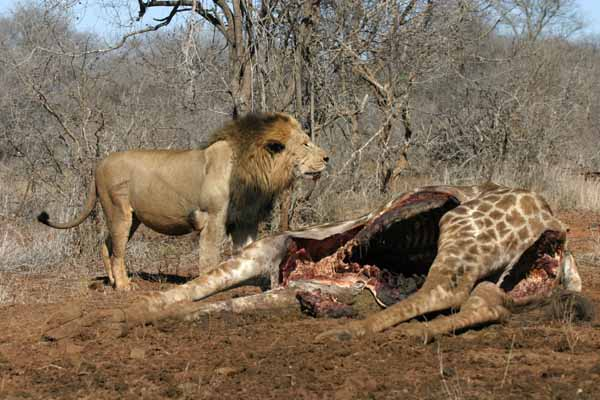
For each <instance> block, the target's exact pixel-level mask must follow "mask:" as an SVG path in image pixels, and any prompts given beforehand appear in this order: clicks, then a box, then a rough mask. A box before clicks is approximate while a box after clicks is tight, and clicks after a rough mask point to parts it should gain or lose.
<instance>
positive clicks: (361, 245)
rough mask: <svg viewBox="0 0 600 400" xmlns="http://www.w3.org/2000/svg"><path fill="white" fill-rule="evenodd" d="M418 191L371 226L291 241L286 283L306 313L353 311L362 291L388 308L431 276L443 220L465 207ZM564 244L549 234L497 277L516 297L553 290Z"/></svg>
mask: <svg viewBox="0 0 600 400" xmlns="http://www.w3.org/2000/svg"><path fill="white" fill-rule="evenodd" d="M419 196H420V197H421V198H419V199H416V200H415V199H412V198H411V199H412V200H415V201H414V207H411V204H410V200H411V199H409V200H408V201H407V202H405V203H404V204H398V205H396V206H394V205H392V206H391V207H389V208H387V209H386V212H385V213H383V214H381V215H378V216H376V217H375V218H372V219H371V220H370V221H369V222H368V223H366V224H365V225H361V226H358V227H355V228H353V229H351V230H348V231H346V232H343V233H340V234H337V235H334V236H330V237H328V238H326V239H323V240H314V239H301V238H295V239H291V240H290V242H289V243H288V253H287V256H286V257H285V258H284V260H283V262H282V263H281V265H280V276H279V281H280V284H281V285H282V286H284V287H293V288H296V289H297V297H298V300H299V301H300V303H301V306H302V309H303V311H304V312H306V313H308V314H310V315H313V316H327V317H339V316H348V315H352V314H353V312H352V306H351V301H350V302H349V301H347V300H348V299H346V298H344V297H345V294H347V293H348V292H350V293H351V294H354V295H355V294H357V293H359V292H360V291H361V290H363V289H367V290H369V291H370V292H371V293H372V294H373V297H374V298H375V300H376V301H377V303H378V304H379V305H380V306H382V307H387V306H390V305H392V304H395V303H397V302H399V301H402V300H403V299H405V298H406V297H407V296H409V295H410V294H412V293H414V292H415V291H417V290H418V289H419V288H420V286H421V285H422V284H423V282H424V281H425V276H426V275H427V273H428V271H429V268H430V267H431V264H432V262H433V260H434V258H435V257H436V255H437V241H438V237H439V221H440V219H441V217H442V216H443V215H444V214H445V213H446V212H448V211H449V210H451V209H453V208H454V207H456V206H457V205H458V202H457V201H456V200H455V199H454V198H452V197H451V196H448V195H445V194H440V193H425V194H420V195H419ZM407 203H409V204H407ZM424 204H425V206H424ZM421 209H423V210H421ZM564 242H565V235H564V233H561V232H554V231H546V232H545V233H544V234H543V235H542V236H541V237H540V238H539V239H538V241H537V242H536V243H535V244H534V245H533V246H531V248H529V249H528V250H527V251H526V252H525V253H524V254H523V255H522V257H521V258H520V259H519V261H518V262H517V264H516V265H515V266H514V267H513V268H512V269H511V270H510V271H509V272H508V273H505V274H503V275H501V276H495V277H492V278H491V280H493V281H494V282H497V284H498V285H499V286H500V287H501V288H502V289H504V290H505V291H506V292H508V293H509V295H510V296H512V297H513V298H524V297H527V296H534V295H546V294H549V293H550V292H551V290H552V288H554V287H555V286H556V285H557V284H558V282H559V280H560V279H559V275H560V274H559V270H560V266H561V260H562V255H563V254H564ZM346 297H347V296H346Z"/></svg>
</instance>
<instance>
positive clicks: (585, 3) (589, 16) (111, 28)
mask: <svg viewBox="0 0 600 400" xmlns="http://www.w3.org/2000/svg"><path fill="white" fill-rule="evenodd" d="M21 1H24V2H27V1H28V0H21ZM54 1H55V2H60V1H65V2H69V3H72V2H73V1H72V0H54ZM17 2H18V1H15V0H0V15H4V14H6V13H8V12H9V11H10V10H11V9H12V8H13V7H14V4H15V3H17ZM107 2H108V1H107ZM115 2H116V3H122V4H123V3H128V4H130V5H131V7H132V11H133V12H134V13H135V12H136V11H137V1H135V0H129V1H127V0H116V1H115ZM78 3H79V4H80V6H79V8H78V11H80V12H78V13H77V14H78V15H80V18H79V19H78V20H77V27H78V28H79V29H81V30H83V31H86V30H87V31H94V32H97V33H99V34H100V35H101V36H103V37H104V38H105V39H106V40H110V39H117V37H116V35H115V33H114V32H115V31H117V30H119V29H121V31H122V32H123V31H127V29H126V28H123V27H119V26H117V25H114V22H113V21H115V20H117V19H115V18H114V17H115V15H114V14H113V15H111V14H107V13H106V11H105V10H102V9H101V8H100V7H99V6H97V5H96V4H97V3H102V2H98V1H97V0H80V1H78ZM575 4H576V5H577V6H578V7H579V11H580V13H581V16H582V18H583V19H584V21H585V22H586V23H587V27H586V29H585V31H584V32H583V33H592V34H598V35H600V0H575ZM121 13H122V14H121V15H120V16H119V17H120V20H122V21H127V20H128V19H129V13H128V11H127V10H126V9H121ZM167 13H168V10H166V9H165V10H160V9H158V8H155V9H151V10H150V11H149V12H148V15H147V16H146V17H145V18H144V22H143V23H145V24H150V23H153V22H154V21H152V19H151V18H156V17H164V16H166V15H167ZM142 26H144V25H141V24H138V25H137V26H136V27H137V28H140V27H142ZM111 33H112V34H111ZM111 36H113V37H111Z"/></svg>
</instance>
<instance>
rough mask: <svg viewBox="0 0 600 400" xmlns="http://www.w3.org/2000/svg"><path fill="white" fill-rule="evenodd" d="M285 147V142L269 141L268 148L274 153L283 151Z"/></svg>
mask: <svg viewBox="0 0 600 400" xmlns="http://www.w3.org/2000/svg"><path fill="white" fill-rule="evenodd" d="M284 149H285V146H284V145H283V143H279V142H270V143H267V150H269V151H270V152H271V153H273V154H276V153H281V152H282V151H283V150H284Z"/></svg>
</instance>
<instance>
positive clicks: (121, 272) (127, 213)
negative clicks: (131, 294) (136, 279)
mask: <svg viewBox="0 0 600 400" xmlns="http://www.w3.org/2000/svg"><path fill="white" fill-rule="evenodd" d="M111 217H112V220H111V221H110V223H109V227H110V240H111V243H112V254H110V265H111V269H112V276H113V279H114V287H115V289H117V290H129V289H131V283H130V280H129V277H128V276H127V269H126V268H125V249H126V247H127V242H128V241H129V239H130V238H131V237H132V236H133V234H134V233H135V231H136V229H137V228H138V226H139V224H140V222H139V220H138V219H137V218H135V216H134V215H133V212H132V211H131V209H126V208H125V207H123V206H120V207H115V208H114V209H113V213H112V215H111ZM102 252H103V254H104V248H103V250H102ZM109 279H110V274H109Z"/></svg>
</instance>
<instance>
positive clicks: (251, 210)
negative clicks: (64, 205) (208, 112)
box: [38, 113, 329, 290]
mask: <svg viewBox="0 0 600 400" xmlns="http://www.w3.org/2000/svg"><path fill="white" fill-rule="evenodd" d="M328 160H329V158H328V157H327V154H326V153H325V151H324V150H323V149H321V148H320V147H318V146H316V145H315V144H314V143H312V142H311V140H310V139H309V137H308V135H306V133H305V132H304V131H303V130H302V127H301V126H300V124H299V123H298V121H297V120H296V119H294V118H293V117H292V116H290V115H287V114H284V113H253V114H249V115H246V116H245V117H242V118H239V119H237V120H233V121H231V122H229V123H227V124H226V125H225V126H224V127H222V128H221V129H220V130H218V131H217V132H215V133H214V134H213V135H212V137H211V139H210V140H209V141H208V142H207V144H206V145H204V146H201V147H200V148H198V149H191V150H132V151H125V152H117V153H113V154H110V155H109V156H108V157H106V158H105V159H103V160H102V161H100V163H99V164H98V165H97V167H96V170H95V177H94V178H95V179H94V181H93V182H92V183H91V184H90V187H89V192H88V197H87V200H86V203H85V207H84V210H83V212H82V213H81V214H80V215H79V216H78V217H76V218H75V219H74V220H72V221H70V222H67V223H57V222H52V221H50V218H49V216H48V213H46V212H42V213H41V214H40V215H39V216H38V220H39V221H40V222H42V223H44V224H46V225H48V226H50V227H53V228H57V229H68V228H72V227H75V226H77V225H79V224H81V223H82V222H83V221H84V220H85V219H86V218H87V217H88V216H89V215H90V213H91V212H92V210H93V209H94V207H95V204H96V199H97V198H99V199H100V204H101V205H102V209H103V211H104V215H105V220H106V223H107V227H108V231H109V233H108V234H107V236H106V239H105V241H104V243H103V245H102V260H103V263H104V267H105V268H106V272H107V274H108V279H109V281H110V283H111V285H112V286H113V287H114V288H115V289H117V290H128V289H130V281H129V278H128V276H127V272H126V269H125V259H124V258H125V248H126V245H127V242H128V240H129V239H130V238H131V237H132V236H133V234H134V232H135V231H136V229H137V228H138V227H139V225H140V223H142V224H144V225H146V226H147V227H149V228H151V229H153V230H155V231H157V232H160V233H163V234H167V235H183V234H186V233H190V232H193V231H196V232H200V240H199V251H200V262H199V270H200V271H203V270H206V269H208V268H210V267H213V266H215V265H217V263H218V261H219V259H220V251H219V248H220V244H221V243H222V242H223V240H224V239H225V237H226V235H230V237H231V239H232V242H233V245H234V248H236V249H237V248H240V247H243V246H245V245H247V244H248V243H250V242H252V241H254V240H255V239H256V236H257V232H258V224H259V222H260V221H262V220H264V219H266V217H267V216H268V215H269V214H270V211H271V210H272V208H273V202H274V199H275V198H276V196H277V195H278V194H280V193H282V192H283V191H284V190H285V189H287V188H288V187H289V186H290V185H291V184H292V182H293V181H294V180H296V179H298V178H300V177H305V178H310V179H318V178H319V176H320V174H321V173H322V172H323V171H324V169H325V168H326V166H327V162H328Z"/></svg>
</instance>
